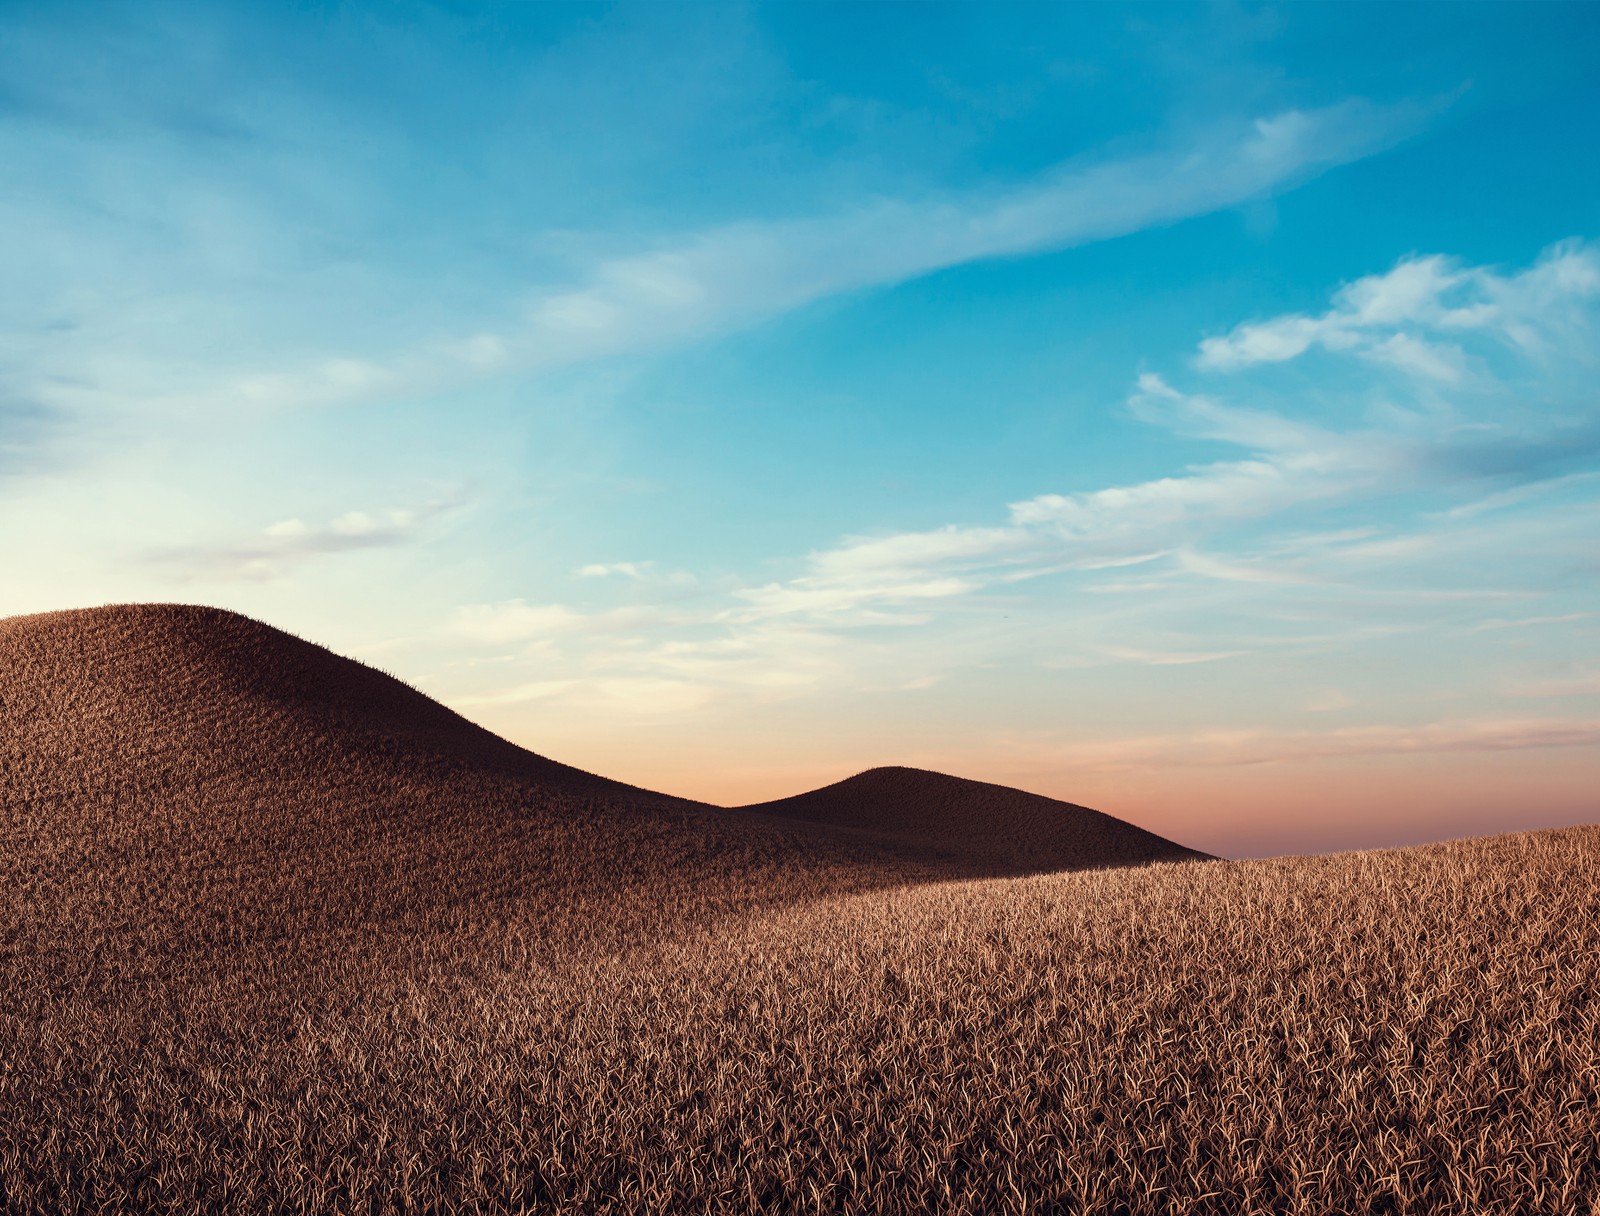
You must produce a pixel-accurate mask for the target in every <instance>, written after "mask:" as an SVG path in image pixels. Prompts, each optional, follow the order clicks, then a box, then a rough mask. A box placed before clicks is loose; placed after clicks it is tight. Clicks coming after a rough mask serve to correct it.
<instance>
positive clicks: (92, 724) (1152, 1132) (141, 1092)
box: [0, 609, 1600, 1213]
mask: <svg viewBox="0 0 1600 1216" xmlns="http://www.w3.org/2000/svg"><path fill="white" fill-rule="evenodd" d="M264 639H266V640H265V641H264ZM278 639H281V635H269V634H267V633H265V632H263V631H262V629H261V627H259V626H254V625H252V624H251V623H250V622H242V621H241V620H240V618H232V617H223V616H221V615H220V614H218V615H215V616H208V615H205V614H197V613H193V612H189V613H183V612H175V611H173V610H153V609H146V610H118V611H117V612H102V613H99V614H73V615H70V616H62V617H55V618H32V619H24V620H21V621H13V622H4V623H0V798H3V817H0V991H3V992H4V996H3V997H0V1208H4V1209H5V1210H6V1211H17V1212H26V1211H50V1212H55V1211H127V1210H205V1211H219V1212H221V1211H230V1212H231V1211H242V1210H249V1211H359V1212H375V1211H408V1210H419V1211H451V1210H474V1211H477V1210H489V1211H496V1210H504V1211H519V1210H535V1211H661V1210H673V1211H728V1212H742V1211H751V1210H769V1211H785V1212H787V1211H801V1212H804V1211H817V1212H831V1211H863V1212H868V1211H870V1212H896V1211H903V1212H918V1211H930V1210H932V1211H970V1212H1012V1211H1014V1212H1022V1211H1041V1212H1045V1211H1054V1212H1107V1213H1113V1212H1128V1213H1139V1212H1216V1213H1237V1212H1252V1211H1258V1212H1307V1213H1311V1212H1318V1213H1320V1212H1430V1213H1433V1212H1461V1213H1468V1212H1551V1213H1567V1212H1571V1213H1583V1212H1592V1211H1595V1210H1596V1209H1595V1207H1594V1206H1593V1204H1594V1196H1595V1195H1596V1194H1600V994H1597V992H1596V979H1597V975H1596V972H1597V969H1600V968H1597V961H1596V960H1597V959H1600V929H1597V925H1600V830H1597V829H1571V830H1567V831H1562V832H1550V833H1537V834H1527V835H1519V836H1510V837H1500V838H1495V839H1490V840H1481V841H1468V842H1461V843H1457V844H1451V845H1441V846H1434V847H1430V848H1424V849H1411V850H1399V851H1393V852H1384V853H1372V854H1354V855H1348V856H1343V857H1331V858H1319V859H1289V860H1283V861H1274V862H1252V863H1188V864H1162V865H1156V866H1152V867H1148V868H1144V869H1124V870H1100V871H1095V872H1087V873H1065V874H1053V875H1041V876H1036V877H1026V878H1012V879H996V878H979V879H974V878H970V877H969V878H962V877H961V874H962V869H961V866H960V865H959V863H958V861H959V859H952V858H950V857H947V856H933V855H930V854H928V853H926V852H918V851H916V850H912V849H909V848H902V847H892V846H891V845H889V844H888V843H885V842H884V841H882V840H878V839H870V840H869V839H864V838H860V837H857V836H855V835H852V834H851V833H848V832H844V831H839V830H823V829H816V828H808V827H806V826H805V825H789V824H784V823H779V822H776V821H767V820H762V819H759V818H756V817H752V816H742V817H741V816H739V815H737V814H732V813H717V812H715V811H713V810H711V809H709V808H702V807H696V806H694V805H692V804H687V803H681V802H677V801H675V800H672V799H667V798H662V797H660V796H651V795H645V794H643V793H642V792H640V791H631V790H628V789H627V787H621V786H617V785H615V784H613V783H607V782H603V781H601V780H600V779H598V778H591V777H588V776H587V775H585V774H581V773H575V772H574V771H573V770H567V769H562V768H561V767H560V766H556V765H553V764H552V763H551V762H549V761H544V760H540V759H539V758H537V757H530V756H528V755H527V754H526V753H521V752H517V751H516V749H512V748H510V747H509V745H505V744H503V743H500V742H499V741H496V740H493V739H492V737H490V736H486V735H483V734H482V733H481V732H476V731H475V730H474V728H471V727H469V726H468V725H467V724H465V723H462V722H461V720H460V719H457V718H454V716H453V715H449V714H447V713H446V712H445V711H443V710H440V709H438V707H436V706H432V705H431V703H429V702H427V701H426V699H425V698H422V697H420V695H418V694H415V693H411V692H409V690H404V689H401V688H400V686H398V685H396V684H394V683H393V682H391V681H386V680H385V679H384V678H383V677H381V676H379V675H377V674H376V673H372V672H369V671H367V670H366V669H362V668H357V667H355V666H354V665H343V666H341V665H339V664H337V663H334V664H332V665H331V666H330V664H329V662H328V660H327V659H326V658H324V657H321V656H323V655H324V652H320V651H316V650H315V648H312V647H303V649H302V648H300V646H301V644H293V645H291V644H289V643H287V642H286V641H280V640H278ZM268 642H270V645H269V644H268ZM135 643H139V645H135ZM130 646H131V647H132V649H130ZM285 690H289V693H292V695H289V693H286V691H285ZM353 707H356V708H360V712H359V713H357V712H356V711H355V708H353ZM986 864H987V863H986ZM980 869H981V867H980ZM969 872H970V868H969Z"/></svg>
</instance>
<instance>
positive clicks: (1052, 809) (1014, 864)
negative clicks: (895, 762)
mask: <svg viewBox="0 0 1600 1216" xmlns="http://www.w3.org/2000/svg"><path fill="white" fill-rule="evenodd" d="M740 809H741V810H743V811H745V812H748V813H751V814H757V815H766V816H772V817H774V818H779V819H787V820H799V821H803V822H807V823H818V824H827V825H830V826H832V827H838V828H846V829H850V830H852V831H855V832H862V833H868V834H870V835H872V836H875V837H878V838H881V839H883V840H886V841H893V842H896V843H899V844H903V845H908V846H911V847H913V848H915V849H917V850H919V851H922V850H931V851H933V852H936V853H940V854H944V855H947V856H955V857H961V858H963V859H966V860H969V861H977V862H982V863H985V864H987V866H989V867H990V868H991V869H992V870H993V871H994V872H996V873H1018V874H1024V873H1037V872H1040V871H1048V870H1076V869H1093V868H1100V867H1106V866H1133V865H1144V864H1147V863H1149V862H1155V861H1192V860H1197V859H1203V858H1205V857H1206V856H1207V854H1204V853H1200V852H1197V851H1195V850H1194V849H1189V848H1185V847H1184V846H1183V845H1180V844H1175V843H1173V842H1172V841H1170V840H1167V839H1166V838H1165V837H1162V836H1157V835H1156V834H1155V833H1154V832H1147V831H1145V830H1144V829H1143V828H1139V827H1135V826H1134V825H1133V824H1131V823H1127V822H1125V821H1123V820H1121V819H1117V818H1115V817H1113V816H1111V815H1107V814H1104V813H1103V812H1100V811H1095V810H1090V809H1089V808H1088V807H1083V806H1076V805H1074V804H1073V803H1070V802H1061V801H1058V800H1057V799H1055V798H1046V797H1044V796H1043V795H1041V794H1029V793H1025V792H1024V791H1022V790H1017V789H1012V788H1010V787H1009V786H1004V785H991V784H990V783H988V782H986V781H969V780H967V779H966V778H963V777H951V776H947V775H945V774H944V773H935V772H929V771H927V770H926V769H919V768H899V767H890V768H874V769H868V770H867V771H866V772H864V773H858V774H857V775H856V776H854V777H847V778H846V779H845V780H843V781H840V782H837V783H836V784H834V785H829V786H824V787H823V788H821V789H816V790H811V791H810V792H809V793H805V794H796V795H795V796H794V797H792V798H780V799H778V800H777V801H775V802H760V803H756V804H754V805H751V806H746V807H741V808H740Z"/></svg>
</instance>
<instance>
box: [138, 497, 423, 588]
mask: <svg viewBox="0 0 1600 1216" xmlns="http://www.w3.org/2000/svg"><path fill="white" fill-rule="evenodd" d="M454 505H455V504H454V503H453V502H448V501H440V502H433V503H429V504H427V505H425V506H422V507H413V508H397V509H391V510H387V511H379V512H368V511H350V512H347V513H346V514H344V515H341V516H339V517H337V518H336V519H332V520H329V521H327V522H325V523H306V522H305V521H304V520H302V519H284V520H279V521H278V522H277V523H273V524H269V525H268V526H267V527H265V528H263V529H261V530H260V531H259V532H257V533H254V534H253V535H250V536H245V537H241V538H239V539H235V540H226V541H219V542H213V543H205V542H201V543H196V544H190V545H175V546H170V547H167V548H162V549H156V550H152V551H150V552H149V553H147V554H146V555H145V561H146V562H149V563H153V564H156V565H159V566H164V567H168V568H170V569H172V570H173V571H175V572H176V573H178V574H179V575H180V576H182V577H185V578H190V579H222V580H228V579H253V580H265V579H272V578H276V577H279V576H280V575H283V574H286V573H287V572H289V571H290V570H292V569H293V568H295V567H296V566H299V565H301V564H302V563H304V562H307V561H310V560H312V559H313V558H318V557H326V556H330V555H333V554H341V553H353V552H357V551H360V550H364V549H388V548H394V547H397V546H401V545H408V544H412V543H414V542H415V541H417V540H419V539H420V538H421V537H422V535H423V533H424V531H425V529H426V528H427V526H428V525H429V524H430V523H431V522H432V521H433V520H435V519H437V518H438V517H439V516H440V515H442V514H444V513H445V512H446V511H448V510H450V509H451V507H452V506H454Z"/></svg>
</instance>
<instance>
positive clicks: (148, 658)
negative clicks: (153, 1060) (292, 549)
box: [0, 605, 971, 971]
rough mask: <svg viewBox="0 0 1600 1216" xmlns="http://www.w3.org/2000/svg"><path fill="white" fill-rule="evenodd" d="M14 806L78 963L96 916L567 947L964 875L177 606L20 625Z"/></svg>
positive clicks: (182, 931)
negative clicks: (567, 760)
mask: <svg viewBox="0 0 1600 1216" xmlns="http://www.w3.org/2000/svg"><path fill="white" fill-rule="evenodd" d="M0 799H3V808H4V810H3V815H0V867H3V868H4V870H9V871H11V874H9V875H5V876H7V877H10V878H11V881H9V882H6V883H5V884H4V887H3V890H0V909H3V910H4V911H5V912H6V913H7V914H8V915H9V917H10V918H11V921H12V923H13V924H20V925H25V926H28V929H27V932H28V933H30V934H31V935H33V936H34V938H35V939H36V940H38V941H40V942H41V943H42V942H44V941H49V942H51V943H52V947H51V948H52V949H56V950H60V951H61V953H62V957H63V958H64V959H66V960H67V962H68V964H69V969H70V967H71V966H74V965H77V964H79V963H81V961H82V960H81V959H80V958H77V957H75V956H74V953H73V951H72V950H71V949H70V946H69V943H70V942H72V941H73V940H77V939H80V938H81V937H82V936H83V935H84V934H85V933H88V934H91V935H94V934H104V935H106V936H107V939H108V940H112V941H115V940H120V938H121V936H122V935H124V934H132V935H134V936H136V938H137V942H138V951H137V955H136V958H137V959H138V960H142V961H143V962H144V963H145V964H147V965H148V966H149V967H150V968H151V969H152V970H153V971H159V970H161V969H162V968H163V967H164V961H163V960H165V959H166V958H167V957H168V955H170V954H171V953H172V952H174V951H176V952H179V953H193V952H194V951H196V950H197V949H200V948H203V946H204V945H205V944H206V943H208V942H211V943H221V942H231V943H234V944H238V943H240V942H245V941H257V940H260V941H275V942H278V943H280V945H282V947H283V948H284V949H289V950H292V951H293V952H294V955H295V957H309V956H310V955H311V954H313V953H315V952H316V951H318V950H320V949H322V948H323V947H326V946H329V945H330V944H337V943H347V942H348V941H350V940H352V938H353V936H359V935H360V934H362V933H363V932H369V931H370V932H383V933H388V932H391V931H392V930H395V929H402V930H403V931H404V932H408V933H409V932H413V931H414V930H416V929H417V928H418V927H424V926H427V925H431V924H434V923H444V922H458V921H465V920H471V921H482V920H484V919H486V918H487V919H489V920H492V921H494V922H496V923H500V922H504V923H508V924H515V925H520V926H523V928H524V929H525V930H526V936H528V938H529V940H531V941H533V942H535V943H536V948H538V949H542V950H572V949H585V948H590V947H594V948H604V949H611V948H613V947H615V946H617V945H618V944H620V943H625V942H628V941H633V940H638V939H639V938H641V937H642V936H645V937H655V936H660V935H662V934H666V933H673V932H679V931H682V930H683V929H685V928H686V927H688V926H690V925H692V924H696V923H700V922H701V921H704V920H707V919H714V918H716V917H718V916H722V915H726V914H727V913H728V912H730V911H731V910H733V909H737V908H741V907H745V906H747V905H748V904H749V903H751V902H752V901H759V902H761V903H764V904H765V903H771V902H773V901H782V900H784V899H787V898H799V897H802V896H811V895H814V894H817V893H819V892H826V891H847V890H856V889H861V888H863V887H866V886H873V885H882V884H884V883H900V882H908V881H916V880H919V879H920V880H927V879H932V878H945V877H951V876H953V875H955V874H957V873H959V872H961V871H962V869H963V866H962V865H961V864H959V863H958V864H952V862H951V860H950V859H948V858H943V859H940V858H925V859H922V860H919V859H918V858H915V857H913V856H911V855H910V851H909V850H906V849H899V850H896V849H893V848H886V847H885V846H884V845H883V843H881V842H877V841H873V840H870V839H867V838H865V837H859V838H855V837H851V836H850V834H849V833H841V832H839V831H837V830H831V829H827V828H818V827H815V826H811V825H806V824H780V823H777V822H774V821H767V820H759V819H756V818H755V817H752V816H742V815H739V814H736V813H733V812H729V811H725V810H720V809H717V808H713V807H707V806H704V805H701V804H698V803H693V802H689V801H686V800H683V799H677V798H671V797H668V796H666V795H662V794H655V793H651V792H649V791H644V790H639V789H635V788H633V787H631V786H627V785H624V784H622V783H620V782H616V781H610V780H607V779H605V778H602V777H597V776H594V775H592V774H589V773H585V772H582V771H580V770H578V769H574V768H570V767H568V766H566V765H563V764H558V763H556V762H555V761H552V760H548V759H545V758H544V757H541V756H537V755H534V754H532V753H530V752H527V751H524V750H522V749H521V748H518V747H515V746H513V745H512V744H510V743H508V742H506V741H505V740H503V739H500V738H498V737H496V736H494V735H492V734H490V733H489V732H488V731H485V730H482V729H481V728H479V727H476V726H474V725H472V724H471V723H470V722H467V721H466V720H465V719H463V718H461V717H460V716H458V715H457V714H455V713H453V712H451V711H450V710H447V709H445V708H444V707H443V706H441V705H439V704H437V703H436V702H434V701H432V700H430V699H429V698H427V697H425V696H423V695H422V694H421V693H418V692H416V691H415V690H414V689H411V688H409V687H408V686H406V685H404V684H402V683H401V682H400V681H398V680H396V679H393V678H392V677H390V676H387V675H385V674H383V673H382V672H379V671H376V670H374V669H372V668H369V667H365V666H363V665H362V664H359V663H356V662H353V661H351V660H349V659H344V658H341V657H339V656H337V655H335V654H333V653H331V652H329V651H327V650H325V649H323V648H322V647H319V646H315V645H312V644H310V643H308V642H304V641H301V640H300V639H298V638H295V637H292V636H290V635H288V634H286V633H283V632H282V631H280V630H277V629H273V628H271V627H270V626H267V625H263V624H261V623H260V622H257V621H253V620H250V619H248V618H246V617H242V616H239V615H237V614H234V613H229V612H223V611H219V610H216V609H208V608H197V607H187V606H177V605H133V606H119V607H111V608H103V609H93V610H87V611H81V612H64V613H52V614H46V615H41V616H31V617H17V618H11V619H9V620H5V621H3V622H0ZM965 868H966V869H968V870H970V869H971V866H966V867H965ZM4 870H0V874H3V873H4ZM602 896H603V898H601V897H602ZM124 961H125V963H126V964H128V965H132V964H133V963H134V962H135V958H134V957H130V958H129V959H127V960H124Z"/></svg>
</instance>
